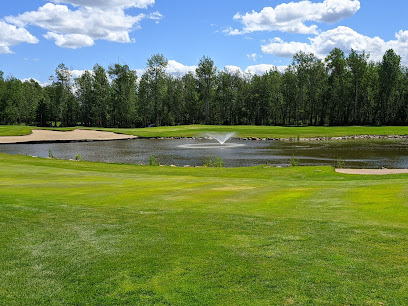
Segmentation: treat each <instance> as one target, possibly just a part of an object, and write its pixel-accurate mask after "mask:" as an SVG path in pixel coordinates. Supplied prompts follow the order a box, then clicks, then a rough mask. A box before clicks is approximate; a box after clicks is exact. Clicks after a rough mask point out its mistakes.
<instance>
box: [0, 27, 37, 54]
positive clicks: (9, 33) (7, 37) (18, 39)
mask: <svg viewBox="0 0 408 306" xmlns="http://www.w3.org/2000/svg"><path fill="white" fill-rule="evenodd" d="M21 43H29V44H36V43H38V38H37V37H35V36H33V35H31V34H30V33H29V32H28V31H27V30H26V29H23V28H18V27H16V26H14V25H11V24H8V23H6V22H4V21H1V20H0V54H7V53H13V52H12V51H11V49H10V47H13V46H17V45H19V44H21Z"/></svg>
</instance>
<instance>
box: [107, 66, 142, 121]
mask: <svg viewBox="0 0 408 306" xmlns="http://www.w3.org/2000/svg"><path fill="white" fill-rule="evenodd" d="M108 73H109V76H110V77H111V79H112V96H111V100H110V102H111V103H110V108H109V111H110V113H111V116H110V117H111V118H110V125H111V126H114V127H130V126H132V125H134V124H135V122H136V121H137V118H136V98H137V96H136V91H137V86H136V81H137V75H136V71H133V70H130V68H129V66H128V65H120V64H115V65H114V66H110V67H109V70H108Z"/></svg>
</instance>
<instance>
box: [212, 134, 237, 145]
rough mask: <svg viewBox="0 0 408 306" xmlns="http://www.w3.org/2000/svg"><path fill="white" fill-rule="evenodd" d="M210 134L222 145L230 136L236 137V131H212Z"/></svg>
mask: <svg viewBox="0 0 408 306" xmlns="http://www.w3.org/2000/svg"><path fill="white" fill-rule="evenodd" d="M208 136H209V137H211V138H212V139H215V140H217V141H218V142H219V143H220V144H221V145H223V144H224V143H225V142H227V141H228V140H229V139H230V138H232V137H234V136H235V133H210V134H208Z"/></svg>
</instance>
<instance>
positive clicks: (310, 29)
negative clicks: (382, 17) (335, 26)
mask: <svg viewBox="0 0 408 306" xmlns="http://www.w3.org/2000/svg"><path fill="white" fill-rule="evenodd" d="M359 9H360V2H359V1H358V0H324V1H323V2H320V3H313V2H311V1H308V0H307V1H300V2H290V3H282V4H279V5H277V6H276V7H275V8H273V7H265V8H264V9H262V10H261V12H255V11H252V12H250V13H246V14H245V15H241V14H240V13H237V14H236V15H235V16H234V18H233V19H234V20H236V21H239V22H241V23H242V24H243V29H242V30H238V29H233V28H229V29H227V30H225V31H224V32H226V33H227V34H229V35H239V34H245V33H252V32H256V31H281V32H290V33H300V34H318V28H317V26H316V25H306V24H305V22H308V21H312V22H326V23H334V22H337V21H340V20H342V19H344V18H347V17H351V16H353V15H354V14H355V13H356V12H357V11H358V10H359Z"/></svg>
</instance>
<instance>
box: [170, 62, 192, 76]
mask: <svg viewBox="0 0 408 306" xmlns="http://www.w3.org/2000/svg"><path fill="white" fill-rule="evenodd" d="M196 69H197V66H186V65H183V64H181V63H179V62H176V61H175V60H169V62H168V65H167V68H166V72H167V73H168V74H171V75H185V74H187V73H189V72H195V70H196Z"/></svg>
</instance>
